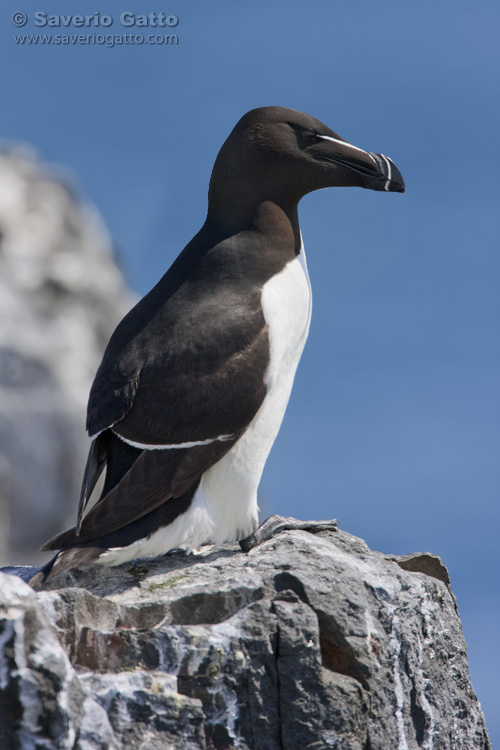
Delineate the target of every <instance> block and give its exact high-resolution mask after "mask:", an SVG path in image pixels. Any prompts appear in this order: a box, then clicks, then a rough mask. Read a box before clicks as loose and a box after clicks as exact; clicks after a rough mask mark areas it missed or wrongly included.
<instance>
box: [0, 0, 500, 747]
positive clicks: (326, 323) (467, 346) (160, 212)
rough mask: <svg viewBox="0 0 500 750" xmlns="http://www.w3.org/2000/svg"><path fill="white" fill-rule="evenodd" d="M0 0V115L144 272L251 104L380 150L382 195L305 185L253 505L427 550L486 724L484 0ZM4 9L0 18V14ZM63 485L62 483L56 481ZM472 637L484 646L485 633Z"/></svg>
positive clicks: (493, 522) (492, 111)
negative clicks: (286, 386) (292, 287)
mask: <svg viewBox="0 0 500 750" xmlns="http://www.w3.org/2000/svg"><path fill="white" fill-rule="evenodd" d="M242 5H243V4H242V3H235V2H234V0H233V1H232V2H226V1H225V0H214V2H212V3H206V2H195V1H194V0H193V1H192V2H188V1H187V0H168V3H165V2H164V0H150V2H148V3H147V4H145V3H144V2H141V3H138V2H136V3H128V2H125V0H120V1H118V0H114V1H113V2H109V1H108V2H105V1H104V0H103V1H102V2H101V3H99V5H98V6H97V5H96V4H90V2H89V0H73V1H72V2H71V3H69V2H68V0H63V1H61V0H59V1H57V0H52V1H49V0H47V2H41V1H39V0H36V2H35V0H23V2H22V3H17V2H12V0H7V1H6V0H4V3H3V5H2V9H1V10H0V34H1V39H0V45H1V54H2V55H3V56H4V57H5V58H6V59H5V60H4V61H3V65H2V70H3V76H2V83H1V89H2V91H1V96H2V104H1V112H0V137H1V138H3V139H4V140H6V141H10V142H12V141H15V142H28V143H31V144H33V145H34V146H35V147H36V149H37V150H38V152H39V153H40V155H41V156H42V157H43V158H44V159H45V160H48V161H49V162H51V163H53V164H56V165H61V166H62V167H64V168H65V169H67V170H68V171H69V173H70V174H72V175H73V178H74V179H75V180H76V183H77V185H78V186H79V189H80V190H81V191H82V192H83V194H84V195H85V196H87V197H88V198H89V199H90V200H91V201H93V202H94V203H95V204H96V205H97V207H98V209H99V211H100V212H101V214H102V216H103V218H104V220H105V221H106V223H107V225H108V226H109V228H110V231H111V233H112V235H113V238H114V241H115V243H116V247H117V250H118V253H119V257H120V258H121V262H122V264H123V267H124V270H125V273H126V275H127V278H128V280H129V282H130V284H131V285H132V286H133V287H134V288H135V289H136V290H137V291H138V292H140V293H144V292H146V291H148V290H149V289H150V288H151V286H153V284H154V283H155V282H156V281H157V280H158V278H159V277H160V276H161V275H162V274H163V273H164V271H165V270H166V269H167V268H168V266H169V265H170V264H171V262H172V261H173V259H174V258H175V256H176V255H177V254H178V253H179V252H180V250H181V249H182V248H183V247H184V245H185V244H186V242H187V241H188V240H189V239H190V238H191V237H192V235H193V234H194V233H195V232H196V231H197V230H198V228H199V227H200V226H201V224H202V223H203V220H204V214H205V210H206V194H207V187H208V180H209V176H210V171H211V167H212V164H213V160H214V158H215V156H216V153H217V151H218V149H219V147H220V145H221V144H222V142H223V140H224V139H225V137H226V136H227V134H228V132H229V131H230V129H231V128H232V127H233V125H234V124H235V122H236V121H237V120H238V119H239V117H240V116H241V115H242V114H244V112H246V111H247V110H249V109H251V108H253V107H256V106H263V105H269V104H279V105H283V106H287V107H293V108H295V109H299V110H302V111H305V112H308V113H309V114H311V115H313V116H315V117H317V118H319V119H320V120H322V121H323V122H325V123H326V124H327V125H329V126H330V127H332V128H333V129H334V130H336V131H337V132H338V133H340V134H341V135H342V136H343V137H344V138H347V139H348V140H350V141H352V142H353V143H354V144H356V145H358V146H360V147H364V148H366V149H368V150H371V151H377V152H382V153H385V154H387V155H388V156H390V157H391V158H392V159H393V160H394V161H395V163H396V164H397V166H398V167H399V169H400V170H401V172H402V174H403V176H404V178H405V181H406V185H407V193H406V194H405V195H397V194H389V195H387V194H382V193H374V192H371V191H364V190H359V189H352V188H351V189H344V190H342V189H338V188H337V189H330V190H327V191H322V192H318V193H314V194H312V195H309V196H307V197H306V198H305V199H304V200H303V201H302V203H301V206H300V218H301V227H302V232H303V236H304V243H305V247H306V252H307V255H308V263H309V270H310V275H311V280H312V285H313V292H314V304H313V322H312V328H311V334H310V339H309V342H308V344H307V346H306V350H305V353H304V357H303V361H302V363H301V365H300V368H299V371H298V374H297V378H296V384H295V388H294V393H293V396H292V400H291V402H290V405H289V409H288V412H287V416H286V418H285V421H284V423H283V428H282V430H281V433H280V436H279V438H278V440H277V443H276V445H275V447H274V449H273V452H272V454H271V457H270V460H269V462H268V466H267V468H266V471H265V475H264V478H263V482H262V492H261V497H262V504H263V505H265V508H266V509H267V510H269V511H273V512H281V513H285V514H287V515H295V516H298V517H302V518H304V517H307V518H309V517H316V518H330V517H337V518H339V519H340V521H341V525H342V527H343V528H344V529H346V530H347V531H349V532H351V533H353V534H356V535H359V536H362V537H363V538H365V539H366V540H367V542H368V543H369V544H370V546H371V547H373V548H375V549H379V550H382V551H384V552H388V553H389V552H391V553H406V552H411V551H417V550H420V551H423V550H427V551H432V552H435V553H437V554H439V555H441V556H442V558H443V560H444V562H445V563H446V564H447V565H448V566H449V568H450V572H451V576H452V583H453V588H454V591H455V594H456V595H457V598H458V604H459V609H460V612H461V615H462V619H463V623H464V629H465V635H466V638H467V641H468V644H469V659H470V668H471V675H472V678H473V683H474V686H475V688H476V692H477V693H478V696H479V698H480V700H481V702H482V705H483V708H484V710H485V713H486V718H487V724H488V726H489V729H490V732H491V735H492V739H494V738H496V739H497V740H499V739H500V722H499V717H498V711H497V710H495V708H496V705H495V704H496V701H497V696H498V680H497V673H498V670H499V668H500V663H499V662H500V655H499V653H498V648H499V647H498V625H497V623H498V618H499V616H500V606H499V597H498V590H499V589H498V573H499V566H498V526H499V521H500V519H499V503H498V499H499V498H498V494H499V487H500V482H499V479H500V476H499V475H500V471H499V458H498V457H499V447H500V419H499V418H500V399H499V389H498V378H499V374H500V373H499V371H500V347H499V343H498V333H497V332H498V322H499V319H500V309H499V307H500V305H499V294H498V285H499V278H500V262H499V222H498V208H497V206H498V193H499V190H498V176H499V167H500V164H499V149H498V145H497V142H498V132H499V125H500V123H499V120H500V117H499V114H500V113H499V99H498V83H499V81H498V63H499V59H498V58H499V55H498V43H497V29H498V21H499V15H500V9H499V8H498V5H497V4H494V3H493V2H488V1H480V2H476V3H474V4H472V3H465V2H461V1H460V0H459V1H458V2H457V1H456V0H454V1H453V2H451V0H442V1H441V2H440V3H439V4H436V3H432V2H429V0H424V1H423V2H420V3H418V4H413V5H409V4H407V3H401V2H395V1H392V0H391V1H389V0H379V2H377V3H373V2H368V1H367V0H353V1H352V2H351V3H349V4H346V3H343V4H340V3H335V2H332V0H317V2H315V3H314V4H306V3H305V2H303V0H301V1H300V2H298V1H297V0H274V2H273V3H267V2H266V3H264V2H262V1H261V0H255V1H254V2H253V3H251V4H247V6H246V7H242ZM97 10H98V11H100V13H101V14H105V13H107V14H109V15H111V16H112V17H113V18H114V24H113V26H112V28H105V29H103V28H102V27H101V28H95V27H94V28H89V29H83V30H82V29H72V30H70V31H69V32H68V33H72V34H75V33H82V32H84V33H115V34H120V33H121V34H123V33H126V32H129V33H130V32H133V33H142V32H144V29H139V28H132V29H131V28H127V29H124V28H123V27H121V26H120V23H119V17H120V14H121V13H122V12H123V11H128V10H131V11H135V12H136V13H144V12H147V13H149V12H151V11H153V12H161V11H163V12H165V13H166V14H175V15H176V16H178V18H179V24H178V25H177V26H176V27H175V30H174V29H168V28H167V29H151V30H146V32H145V33H150V31H153V32H154V33H157V32H158V31H159V32H160V33H172V32H173V31H175V33H177V34H178V38H179V43H178V44H177V45H175V46H174V45H156V46H153V45H145V44H144V45H140V44H134V45H130V46H115V47H114V48H109V47H106V46H99V45H96V44H94V45H73V46H68V45H59V46H56V45H45V46H40V45H31V46H29V45H28V46H27V45H16V44H15V43H14V38H13V35H14V33H16V34H18V33H35V32H40V33H42V32H43V33H50V34H55V33H57V32H59V33H64V32H63V31H62V30H61V29H57V30H55V29H52V30H51V31H50V32H47V30H46V29H40V28H36V26H35V25H34V22H33V15H34V13H35V11H46V12H47V13H53V14H55V13H59V14H68V13H81V14H86V13H94V12H95V11H97ZM16 11H24V12H25V13H26V14H27V16H28V23H27V24H26V26H24V27H23V28H21V29H15V27H14V26H13V25H12V22H11V17H12V14H13V13H14V12H16ZM75 502H76V498H75ZM495 649H496V652H495Z"/></svg>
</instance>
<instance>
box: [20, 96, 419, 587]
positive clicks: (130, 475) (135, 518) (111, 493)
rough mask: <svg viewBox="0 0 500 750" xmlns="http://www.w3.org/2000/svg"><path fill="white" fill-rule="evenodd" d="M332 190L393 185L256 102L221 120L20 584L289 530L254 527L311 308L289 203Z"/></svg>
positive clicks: (124, 327) (391, 172) (374, 158)
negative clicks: (65, 509)
mask: <svg viewBox="0 0 500 750" xmlns="http://www.w3.org/2000/svg"><path fill="white" fill-rule="evenodd" d="M334 186H343V187H347V186H357V187H363V188H369V189H371V190H384V191H387V192H399V193H402V192H404V190H405V187H404V182H403V178H402V177H401V174H400V172H399V170H398V169H397V167H396V166H395V165H394V164H393V162H392V161H391V160H390V159H388V158H387V157H386V156H383V155H381V154H375V153H370V152H367V151H364V150H362V149H360V148H357V147H356V146H353V145H352V144H351V143H349V142H348V141H346V140H344V139H343V138H341V137H340V136H339V135H337V133H335V132H334V131H333V130H330V128H328V127H327V126H326V125H324V124H323V123H322V122H320V121H319V120H316V119H315V118H313V117H310V116H309V115H306V114H303V113H301V112H297V111H295V110H293V109H287V108H284V107H262V108H259V109H254V110H251V111H250V112H248V113H247V114H246V115H244V117H242V118H241V120H240V121H239V122H238V123H237V125H236V126H235V128H234V129H233V131H232V132H231V133H230V135H229V137H228V138H227V140H226V141H225V143H224V144H223V146H222V148H221V150H220V152H219V154H218V156H217V159H216V161H215V165H214V168H213V172H212V176H211V180H210V186H209V193H208V212H207V218H206V221H205V223H204V224H203V226H202V228H201V229H200V231H199V232H198V234H196V235H195V237H193V239H192V240H191V241H190V242H189V244H188V245H187V246H186V247H185V248H184V250H183V251H182V252H181V254H180V255H179V257H178V258H177V260H176V261H175V262H174V263H173V265H172V266H171V268H170V269H169V270H168V271H167V273H166V274H165V275H164V276H163V278H162V279H161V280H160V281H159V282H158V284H157V285H156V286H155V287H154V288H153V289H152V290H151V291H150V292H149V294H147V295H146V296H145V297H144V298H143V299H141V301H140V302H139V303H138V304H137V305H136V306H135V307H134V308H133V309H132V310H131V311H130V312H129V313H128V315H126V316H125V318H124V319H123V320H122V321H121V323H120V324H119V325H118V327H117V328H116V330H115V332H114V333H113V335H112V336H111V339H110V341H109V344H108V346H107V348H106V351H105V353H104V357H103V360H102V363H101V365H100V367H99V369H98V371H97V374H96V377H95V380H94V383H93V385H92V388H91V391H90V398H89V404H88V418H87V429H88V432H89V435H90V437H91V440H92V445H91V448H90V452H89V457H88V460H87V465H86V468H85V473H84V477H83V484H82V491H81V498H80V504H79V508H78V514H77V522H76V525H75V527H74V528H71V529H69V530H67V531H64V532H63V533H61V534H58V535H57V536H56V537H54V538H53V539H52V540H50V541H49V542H47V543H46V544H45V545H44V546H43V547H42V549H46V550H59V551H58V552H57V554H56V555H55V557H54V558H53V559H52V560H51V561H50V562H49V563H47V564H46V565H45V566H44V567H43V568H42V569H41V570H40V572H39V573H38V574H37V575H36V576H35V578H34V579H33V581H32V582H33V583H41V582H43V581H48V580H49V579H51V578H53V577H55V576H56V575H59V574H60V573H62V572H63V571H65V570H68V569H70V568H73V567H77V566H81V565H84V564H88V563H100V564H104V565H118V564H119V563H122V562H124V561H127V560H132V559H134V558H138V557H155V556H159V555H163V554H164V553H166V552H168V551H169V550H171V549H174V548H179V547H180V548H184V549H186V550H192V549H195V548H197V547H198V546H200V545H202V544H205V543H213V544H216V545H218V544H221V543H223V542H231V541H236V540H241V542H240V543H241V545H242V547H243V548H244V549H249V548H250V547H251V546H253V545H255V544H256V543H259V542H260V541H262V539H264V538H268V537H269V536H270V535H272V534H273V533H275V532H276V530H279V529H281V528H289V527H290V523H289V522H287V520H286V519H285V520H283V519H280V518H279V517H271V519H268V521H267V522H264V524H263V525H262V526H261V527H260V528H259V529H258V521H257V518H258V515H257V514H258V507H257V489H258V486H259V481H260V478H261V475H262V471H263V469H264V464H265V462H266V459H267V456H268V454H269V451H270V450H271V446H272V444H273V442H274V440H275V438H276V435H277V433H278V430H279V428H280V425H281V421H282V419H283V415H284V413H285V409H286V405H287V403H288V399H289V397H290V391H291V388H292V383H293V379H294V375H295V370H296V368H297V365H298V363H299V359H300V356H301V354H302V350H303V347H304V344H305V341H306V338H307V334H308V330H309V322H310V317H311V287H310V283H309V276H308V273H307V266H306V259H305V254H304V248H303V245H302V238H301V233H300V229H299V220H298V214H297V207H298V203H299V201H300V199H301V198H302V197H303V196H304V195H306V194H307V193H310V192H312V191H313V190H319V189H321V188H327V187H334ZM104 468H106V475H105V481H104V487H103V490H102V494H101V496H100V499H99V500H98V502H97V503H95V505H94V506H93V507H92V508H91V509H90V510H88V512H87V513H86V514H85V511H86V509H87V506H88V504H89V499H90V497H91V494H92V491H93V490H94V487H95V485H96V482H97V480H98V478H99V476H100V474H101V472H102V471H103V469H104ZM296 523H297V524H298V525H299V526H300V527H301V528H309V529H310V530H315V528H316V525H315V524H313V525H312V526H311V524H310V523H309V524H307V523H306V524H302V523H300V522H296ZM318 523H319V524H320V525H321V522H318ZM335 523H336V522H329V523H328V522H326V527H327V528H331V527H332V524H335ZM313 527H314V528H313Z"/></svg>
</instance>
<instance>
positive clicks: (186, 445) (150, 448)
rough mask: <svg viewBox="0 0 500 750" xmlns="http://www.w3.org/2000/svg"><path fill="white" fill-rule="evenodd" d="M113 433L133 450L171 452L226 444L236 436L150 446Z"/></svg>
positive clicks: (221, 436)
mask: <svg viewBox="0 0 500 750" xmlns="http://www.w3.org/2000/svg"><path fill="white" fill-rule="evenodd" d="M112 432H113V433H114V434H115V435H116V437H119V438H120V440H123V442H124V443H127V445H131V446H132V448H139V449H140V450H143V451H165V450H171V449H179V448H194V447H195V445H209V443H216V442H217V441H222V442H224V441H225V440H231V439H232V438H233V437H234V435H220V436H219V437H217V438H210V439H209V440H193V441H191V442H188V443H168V444H167V445H155V444H153V445H150V444H148V443H137V442H136V441H135V440H129V439H128V438H124V437H123V435H120V434H119V433H118V432H115V430H112Z"/></svg>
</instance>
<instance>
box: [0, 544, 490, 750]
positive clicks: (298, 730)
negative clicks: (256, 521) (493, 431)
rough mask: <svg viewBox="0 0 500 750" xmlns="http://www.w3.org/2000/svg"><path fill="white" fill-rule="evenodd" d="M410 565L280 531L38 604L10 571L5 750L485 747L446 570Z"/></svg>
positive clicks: (66, 585) (113, 574)
mask: <svg viewBox="0 0 500 750" xmlns="http://www.w3.org/2000/svg"><path fill="white" fill-rule="evenodd" d="M407 557H408V556H406V558H407ZM419 557H421V558H422V560H423V562H422V564H423V565H424V567H425V569H426V570H427V571H430V574H428V573H422V572H419V571H418V568H419V563H418V558H419ZM406 558H395V559H394V560H391V559H387V557H386V556H384V555H382V554H380V553H377V552H373V551H371V550H370V549H369V548H368V547H367V545H366V544H365V543H364V542H363V541H362V540H360V539H357V538H356V537H353V536H350V535H349V534H347V533H345V532H342V531H339V532H337V533H333V532H327V533H324V532H323V533H321V534H318V535H312V534H309V533H307V532H304V531H288V532H284V533H282V534H280V535H278V536H277V537H275V538H274V539H272V540H270V541H268V542H266V543H264V544H263V545H261V546H260V547H257V548H255V549H253V550H252V551H251V552H250V553H249V554H248V555H245V554H243V553H242V552H241V551H240V550H239V548H238V547H237V546H225V547H223V548H221V549H213V548H203V549H202V550H201V551H200V552H199V554H194V555H185V554H183V553H181V552H177V553H171V554H169V555H167V556H165V557H164V558H161V559H159V560H155V561H153V560H148V561H134V562H133V563H126V564H124V565H122V566H120V567H117V568H107V569H106V568H100V567H97V566H95V567H91V568H87V569H82V570H79V571H70V572H68V573H66V574H65V575H64V576H61V577H60V578H59V579H56V580H54V581H53V582H52V583H51V584H49V585H48V587H47V588H46V589H45V590H42V591H39V592H36V593H35V592H33V591H32V590H31V589H30V588H29V587H28V586H27V585H26V584H25V583H24V582H23V581H22V580H21V576H23V577H25V578H27V577H29V575H31V574H32V573H33V572H34V570H33V569H24V570H23V569H12V568H11V569H6V570H7V571H8V572H9V573H10V575H5V574H0V592H1V599H0V617H1V619H0V642H1V644H2V649H3V656H2V661H1V662H0V702H1V703H0V727H1V728H0V747H9V748H10V747H12V748H17V747H22V748H24V747H26V748H28V747H29V748H31V747H33V748H35V747H37V748H38V747H40V748H42V747H43V748H47V749H48V750H49V749H50V750H51V749H52V748H74V750H80V749H85V750H97V749H99V750H101V749H102V750H104V748H112V749H114V748H123V750H129V748H130V750H132V748H141V749H142V750H146V748H148V749H149V748H153V750H156V748H158V750H159V749H160V748H162V750H165V749H167V750H170V748H172V749H174V748H175V749H176V750H177V749H180V750H191V749H192V750H195V748H196V750H198V749H199V750H214V749H215V750H226V749H229V748H242V750H297V749H300V750H306V749H307V750H323V748H336V749H337V750H417V749H421V750H489V748H490V747H491V745H490V742H489V739H488V735H487V731H486V728H485V725H484V719H483V715H482V712H481V708H480V705H479V703H478V701H477V698H476V696H475V694H474V691H473V688H472V686H471V683H470V679H469V674H468V667H467V658H466V644H465V640H464V636H463V633H462V627H461V623H460V619H459V616H458V614H457V611H456V606H455V601H454V599H453V596H452V594H451V593H450V590H449V588H448V584H447V583H446V581H444V580H442V578H443V575H444V573H443V571H444V570H445V568H444V566H442V564H441V563H440V564H437V563H438V558H435V557H433V556H429V555H421V556H419V555H411V556H410V558H411V563H410V568H411V569H404V564H405V563H406V562H407V559H406ZM401 563H403V567H402V566H401ZM432 571H434V572H432ZM436 572H437V576H436V575H435V573H436ZM13 574H15V575H13ZM28 738H29V739H28ZM6 741H7V742H10V743H11V744H5V743H6ZM15 743H17V744H15ZM23 743H24V744H23ZM30 743H31V744H30Z"/></svg>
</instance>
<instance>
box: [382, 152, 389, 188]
mask: <svg viewBox="0 0 500 750" xmlns="http://www.w3.org/2000/svg"><path fill="white" fill-rule="evenodd" d="M380 156H381V157H382V159H383V160H384V161H385V163H386V164H387V181H386V183H385V185H384V190H389V185H390V184H391V178H392V167H391V160H390V159H388V158H387V156H384V154H380Z"/></svg>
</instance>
